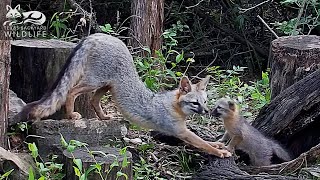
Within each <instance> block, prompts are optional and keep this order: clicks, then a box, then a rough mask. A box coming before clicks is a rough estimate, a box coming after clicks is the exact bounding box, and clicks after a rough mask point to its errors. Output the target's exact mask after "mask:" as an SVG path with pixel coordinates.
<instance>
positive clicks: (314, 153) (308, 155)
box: [241, 144, 320, 174]
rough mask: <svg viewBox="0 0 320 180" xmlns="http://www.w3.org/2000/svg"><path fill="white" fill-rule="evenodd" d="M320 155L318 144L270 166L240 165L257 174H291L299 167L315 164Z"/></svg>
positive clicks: (319, 145)
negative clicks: (295, 156)
mask: <svg viewBox="0 0 320 180" xmlns="http://www.w3.org/2000/svg"><path fill="white" fill-rule="evenodd" d="M319 156H320V144H318V145H316V146H315V147H313V148H311V149H310V150H309V151H307V152H305V153H302V154H301V155H300V156H299V157H298V158H296V159H294V160H292V161H289V162H284V163H281V164H275V165H271V166H263V167H252V166H246V167H241V169H242V170H244V171H246V172H248V173H250V174H258V173H261V172H264V173H268V174H280V173H281V174H292V173H294V172H298V171H299V170H301V168H304V167H305V165H307V164H308V165H309V164H315V163H317V161H318V158H319Z"/></svg>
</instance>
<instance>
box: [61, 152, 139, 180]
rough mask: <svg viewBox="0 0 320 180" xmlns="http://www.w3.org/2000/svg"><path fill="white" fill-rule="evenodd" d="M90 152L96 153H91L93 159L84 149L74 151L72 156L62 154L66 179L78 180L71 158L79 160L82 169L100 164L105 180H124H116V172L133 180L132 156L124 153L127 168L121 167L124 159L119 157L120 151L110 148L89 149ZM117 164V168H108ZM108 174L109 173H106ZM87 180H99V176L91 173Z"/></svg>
mask: <svg viewBox="0 0 320 180" xmlns="http://www.w3.org/2000/svg"><path fill="white" fill-rule="evenodd" d="M89 150H90V151H93V152H96V153H93V156H94V158H93V157H92V156H91V155H90V154H89V153H88V150H87V149H86V148H81V149H76V150H75V151H74V152H73V153H72V154H71V153H69V152H68V151H67V150H65V151H64V152H63V154H64V157H65V163H66V179H68V180H78V179H79V177H77V176H76V175H75V173H74V168H73V166H75V164H74V162H73V158H76V159H81V161H82V165H83V169H88V168H89V167H90V165H94V164H95V163H96V162H98V163H101V167H102V168H101V172H102V176H103V177H104V178H105V179H106V180H114V179H119V180H125V179H126V178H125V177H124V176H121V177H119V178H117V172H122V173H124V174H126V175H127V177H128V179H133V173H132V172H133V171H132V155H131V153H130V152H128V151H127V152H126V155H125V156H126V158H127V161H128V162H129V164H128V166H126V167H122V162H123V160H124V158H125V156H123V155H119V151H120V149H117V148H110V147H90V148H89ZM97 151H100V152H103V153H105V154H102V153H99V152H97ZM114 162H118V164H119V166H115V167H110V166H111V164H112V163H114ZM108 172H109V173H108ZM88 179H101V177H100V175H99V174H97V173H95V172H94V171H92V172H91V173H90V174H89V176H88Z"/></svg>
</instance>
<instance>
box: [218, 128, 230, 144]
mask: <svg viewBox="0 0 320 180" xmlns="http://www.w3.org/2000/svg"><path fill="white" fill-rule="evenodd" d="M229 139H230V136H229V134H228V131H226V132H225V133H224V134H223V136H222V138H221V139H219V140H218V141H219V142H227V141H228V140H229Z"/></svg>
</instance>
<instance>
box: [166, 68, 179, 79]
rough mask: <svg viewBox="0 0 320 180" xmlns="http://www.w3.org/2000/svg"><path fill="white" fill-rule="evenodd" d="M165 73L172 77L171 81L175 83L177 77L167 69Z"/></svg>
mask: <svg viewBox="0 0 320 180" xmlns="http://www.w3.org/2000/svg"><path fill="white" fill-rule="evenodd" d="M167 72H168V74H169V75H170V76H171V77H173V79H174V80H175V81H177V77H176V75H175V74H174V72H173V71H171V70H170V69H167Z"/></svg>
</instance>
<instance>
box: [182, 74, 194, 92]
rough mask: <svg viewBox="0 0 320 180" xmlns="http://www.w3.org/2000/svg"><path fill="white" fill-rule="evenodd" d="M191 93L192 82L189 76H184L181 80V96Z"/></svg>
mask: <svg viewBox="0 0 320 180" xmlns="http://www.w3.org/2000/svg"><path fill="white" fill-rule="evenodd" d="M190 91H191V82H190V81H189V79H188V77H187V76H183V77H182V78H181V80H180V85H179V92H180V93H181V94H187V93H188V92H190Z"/></svg>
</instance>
